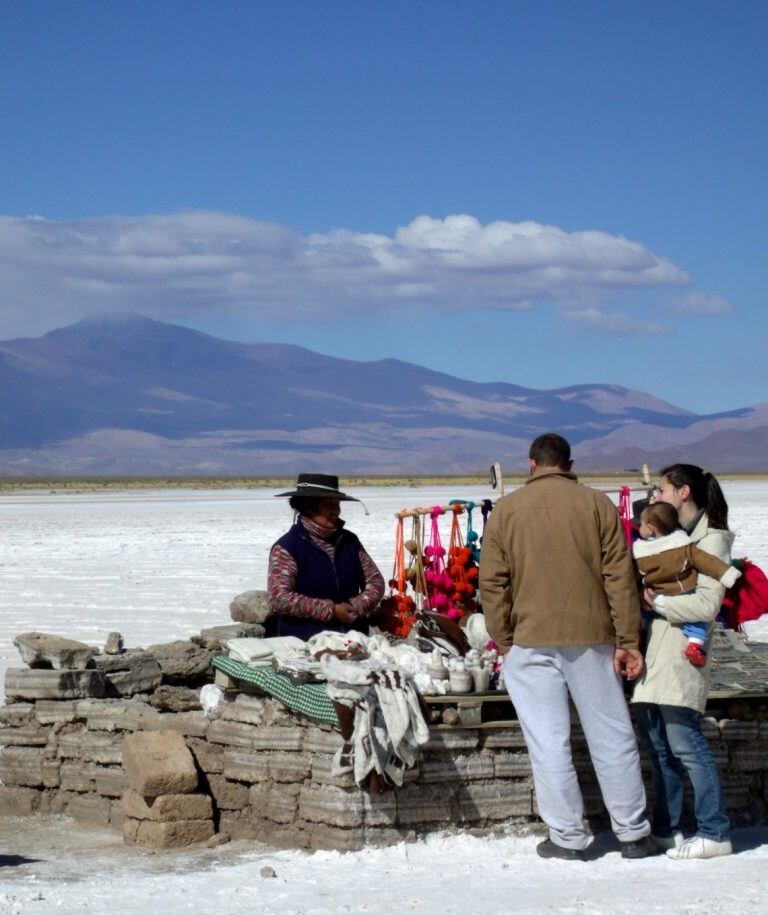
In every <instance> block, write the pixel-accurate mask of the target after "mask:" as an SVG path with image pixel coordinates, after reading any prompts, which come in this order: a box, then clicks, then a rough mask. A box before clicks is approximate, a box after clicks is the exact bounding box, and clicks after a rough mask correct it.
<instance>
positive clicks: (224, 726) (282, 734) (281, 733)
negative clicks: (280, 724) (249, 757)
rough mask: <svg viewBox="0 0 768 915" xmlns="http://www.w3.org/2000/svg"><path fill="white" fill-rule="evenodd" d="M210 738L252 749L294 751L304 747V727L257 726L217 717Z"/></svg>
mask: <svg viewBox="0 0 768 915" xmlns="http://www.w3.org/2000/svg"><path fill="white" fill-rule="evenodd" d="M208 740H210V741H211V743H225V744H229V745H230V746H233V747H245V748H248V749H252V750H279V751H281V752H293V751H296V750H301V748H302V743H303V740H304V728H301V727H289V728H276V727H257V726H255V725H250V724H242V723H240V722H239V721H225V720H223V719H221V718H217V719H215V720H214V721H212V722H211V725H210V727H209V728H208Z"/></svg>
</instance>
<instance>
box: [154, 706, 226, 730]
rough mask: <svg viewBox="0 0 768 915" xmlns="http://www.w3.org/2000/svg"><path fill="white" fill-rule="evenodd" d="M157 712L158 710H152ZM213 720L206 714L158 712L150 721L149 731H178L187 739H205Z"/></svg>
mask: <svg viewBox="0 0 768 915" xmlns="http://www.w3.org/2000/svg"><path fill="white" fill-rule="evenodd" d="M150 711H153V712H155V711H156V709H152V708H150ZM210 723H211V719H210V718H208V716H207V715H206V714H205V712H202V711H201V712H156V715H155V716H154V717H152V718H151V719H149V720H148V723H147V725H146V730H148V731H178V732H179V734H183V735H184V736H185V737H205V735H206V734H207V733H208V726H209V725H210Z"/></svg>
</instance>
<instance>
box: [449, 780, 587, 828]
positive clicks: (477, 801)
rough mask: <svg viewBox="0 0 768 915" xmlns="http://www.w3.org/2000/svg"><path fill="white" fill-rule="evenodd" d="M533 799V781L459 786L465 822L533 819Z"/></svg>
mask: <svg viewBox="0 0 768 915" xmlns="http://www.w3.org/2000/svg"><path fill="white" fill-rule="evenodd" d="M585 794H586V792H585ZM532 797H533V780H532V779H530V778H522V779H508V780H504V781H492V782H476V783H471V782H470V783H469V784H465V785H459V788H458V794H457V799H458V807H459V813H460V815H461V817H462V819H464V820H469V821H472V820H507V819H509V818H510V817H513V816H531V813H532ZM585 799H586V798H585Z"/></svg>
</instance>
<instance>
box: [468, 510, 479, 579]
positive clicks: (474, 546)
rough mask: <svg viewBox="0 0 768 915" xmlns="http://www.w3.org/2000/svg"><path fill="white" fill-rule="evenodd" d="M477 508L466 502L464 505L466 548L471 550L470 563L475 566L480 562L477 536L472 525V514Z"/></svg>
mask: <svg viewBox="0 0 768 915" xmlns="http://www.w3.org/2000/svg"><path fill="white" fill-rule="evenodd" d="M476 507H477V506H476V505H475V503H474V502H467V503H465V505H464V508H465V511H466V513H467V546H468V547H469V548H470V550H472V562H474V563H475V564H477V563H478V562H480V545H479V543H478V540H479V536H478V533H477V531H476V530H475V528H474V525H473V524H472V512H473V511H474V510H475V508H476Z"/></svg>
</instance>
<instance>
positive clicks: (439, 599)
mask: <svg viewBox="0 0 768 915" xmlns="http://www.w3.org/2000/svg"><path fill="white" fill-rule="evenodd" d="M443 514H445V511H444V510H443V509H442V508H441V507H440V506H439V505H434V506H432V508H431V510H430V512H429V517H430V518H431V519H432V527H431V536H430V543H429V546H428V547H426V548H425V550H424V556H425V557H426V560H427V569H426V571H425V573H424V574H425V577H426V579H427V604H428V606H429V609H430V610H436V611H437V612H438V613H443V612H444V611H445V610H446V609H447V607H448V593H447V592H448V591H449V589H450V587H451V586H452V585H453V581H452V580H451V577H450V575H448V573H447V572H446V571H445V548H444V547H443V544H442V542H441V541H440V527H439V525H438V518H439V517H440V515H443Z"/></svg>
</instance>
